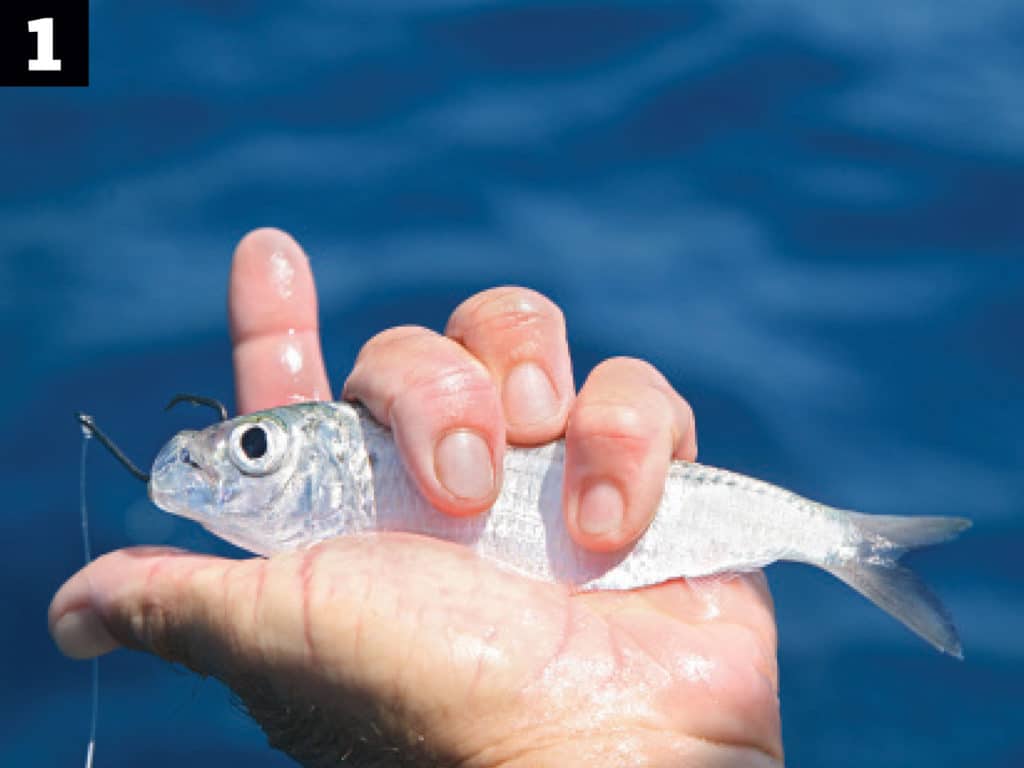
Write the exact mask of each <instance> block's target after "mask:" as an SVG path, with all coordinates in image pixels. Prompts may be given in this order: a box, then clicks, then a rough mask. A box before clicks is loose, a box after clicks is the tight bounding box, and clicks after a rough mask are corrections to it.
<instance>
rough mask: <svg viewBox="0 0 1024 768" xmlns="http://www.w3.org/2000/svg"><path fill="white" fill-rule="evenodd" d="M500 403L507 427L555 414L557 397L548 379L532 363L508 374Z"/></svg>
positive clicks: (547, 417) (517, 367)
mask: <svg viewBox="0 0 1024 768" xmlns="http://www.w3.org/2000/svg"><path fill="white" fill-rule="evenodd" d="M502 400H503V401H504V405H505V416H506V418H508V420H509V423H510V424H516V425H520V426H528V425H530V424H538V423H542V422H545V421H547V420H548V419H550V418H551V417H552V416H554V415H555V414H556V413H557V412H558V395H557V394H556V393H555V388H554V387H553V386H552V385H551V379H549V378H548V375H547V374H546V373H544V371H543V370H541V368H540V366H539V365H537V364H536V363H520V364H519V365H517V366H516V367H515V368H513V369H512V370H511V371H509V374H508V376H506V377H505V386H504V387H503V388H502Z"/></svg>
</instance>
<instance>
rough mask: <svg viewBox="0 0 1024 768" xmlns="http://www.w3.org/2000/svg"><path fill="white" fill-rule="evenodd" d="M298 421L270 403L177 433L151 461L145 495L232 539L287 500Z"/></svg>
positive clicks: (298, 452) (299, 437)
mask: <svg viewBox="0 0 1024 768" xmlns="http://www.w3.org/2000/svg"><path fill="white" fill-rule="evenodd" d="M299 421H300V420H297V419H295V418H291V414H290V413H289V411H288V409H286V408H277V409H272V410H269V411H261V412H258V413H252V414H247V415H245V416H240V417H238V418H235V419H230V420H228V421H223V422H220V423H218V424H215V425H213V426H211V427H208V428H206V429H204V430H201V431H192V430H186V431H183V432H179V433H178V434H176V435H175V436H174V437H173V438H171V440H170V441H168V443H167V444H166V445H165V446H164V447H163V448H162V449H161V450H160V452H159V453H158V454H157V457H156V459H155V461H154V462H153V469H152V472H151V473H150V481H149V497H150V499H152V501H153V503H154V504H156V505H157V506H158V507H160V508H161V509H163V510H164V511H166V512H170V513H171V514H174V515H178V516H180V517H185V518H188V519H190V520H194V521H196V522H198V523H201V524H202V525H203V526H204V527H206V528H208V529H209V530H210V531H212V532H213V533H215V534H217V535H219V536H221V537H222V538H225V539H228V540H229V541H233V542H235V543H239V542H238V539H239V538H242V539H245V538H246V537H247V535H248V534H251V533H256V534H258V532H259V530H260V528H261V526H263V525H264V521H263V518H264V517H266V516H268V515H269V516H273V515H274V514H275V513H276V512H277V511H278V510H279V509H280V508H281V507H282V506H286V505H287V503H288V499H287V488H288V486H289V484H290V481H291V479H292V478H293V476H294V474H295V470H296V466H297V465H298V464H299V462H300V460H301V458H302V454H303V445H304V442H305V437H306V436H305V433H304V431H303V430H302V429H301V428H300V427H301V425H300V423H299ZM241 545H242V546H245V547H246V548H247V549H252V550H253V551H261V550H262V549H265V547H259V546H253V542H249V543H242V544H241ZM261 553H262V552H261Z"/></svg>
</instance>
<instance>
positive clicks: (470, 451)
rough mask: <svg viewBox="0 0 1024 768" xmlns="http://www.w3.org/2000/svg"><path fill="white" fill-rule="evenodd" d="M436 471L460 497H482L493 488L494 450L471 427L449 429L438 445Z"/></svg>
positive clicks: (454, 493) (447, 486) (488, 493)
mask: <svg viewBox="0 0 1024 768" xmlns="http://www.w3.org/2000/svg"><path fill="white" fill-rule="evenodd" d="M434 471H435V472H436V473H437V479H438V480H439V481H440V482H441V485H443V486H444V487H445V488H447V489H448V491H449V493H451V494H452V495H453V496H456V497H458V498H460V499H481V498H483V497H484V496H488V495H490V493H491V490H492V489H493V488H494V465H493V464H492V463H491V451H490V449H489V448H488V447H487V443H486V442H485V441H484V439H483V438H482V437H480V435H478V434H476V433H475V432H470V431H468V430H459V431H458V432H450V433H449V434H447V435H445V437H444V438H443V439H442V440H441V442H440V443H438V444H437V448H436V449H435V451H434Z"/></svg>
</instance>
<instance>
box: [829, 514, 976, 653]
mask: <svg viewBox="0 0 1024 768" xmlns="http://www.w3.org/2000/svg"><path fill="white" fill-rule="evenodd" d="M848 514H849V515H850V518H851V519H852V521H853V523H854V524H855V525H856V526H857V528H858V530H859V531H860V533H861V535H862V537H863V541H862V544H861V547H862V551H861V553H860V554H859V555H858V556H857V557H854V558H850V559H848V560H846V561H844V562H841V563H836V564H829V565H827V566H826V570H828V571H829V572H830V573H832V575H833V576H835V577H836V578H838V579H840V580H841V581H843V582H845V583H846V584H848V585H849V586H851V587H853V588H854V589H855V590H857V591H858V592H860V593H861V594H862V595H864V596H865V597H866V598H868V599H869V600H870V601H871V602H873V603H874V604H875V605H877V606H878V607H880V608H882V609H883V610H885V611H886V612H888V613H889V614H890V615H891V616H893V617H894V618H896V619H898V620H899V621H901V622H903V624H905V625H906V626H907V627H908V628H910V629H911V630H913V631H914V632H916V633H917V634H918V635H920V636H921V637H922V638H924V639H925V640H927V641H928V642H929V643H931V644H932V645H933V646H935V647H936V648H938V649H939V650H940V651H942V652H944V653H948V654H949V655H951V656H955V657H956V658H958V659H962V658H963V647H962V646H961V644H960V637H959V636H958V635H957V631H956V627H955V626H953V617H952V616H951V615H950V613H949V611H948V610H947V609H946V607H945V606H944V605H943V604H942V602H941V601H940V600H939V598H938V597H937V596H936V595H935V593H934V592H932V591H931V589H929V588H928V586H927V585H926V584H925V583H924V582H923V581H922V580H921V579H920V578H919V577H918V576H917V575H916V574H915V573H914V572H913V571H911V570H910V569H909V568H905V567H903V566H901V565H899V563H898V560H899V559H900V557H902V556H903V554H904V553H905V552H907V551H908V550H911V549H916V548H918V547H927V546H931V545H932V544H939V543H941V542H944V541H949V540H950V539H953V538H956V537H957V536H958V535H959V534H960V533H962V532H963V531H964V530H966V529H967V528H969V527H970V525H971V521H970V520H967V519H965V518H962V517H904V516H896V515H864V514H860V513H858V512H851V513H848Z"/></svg>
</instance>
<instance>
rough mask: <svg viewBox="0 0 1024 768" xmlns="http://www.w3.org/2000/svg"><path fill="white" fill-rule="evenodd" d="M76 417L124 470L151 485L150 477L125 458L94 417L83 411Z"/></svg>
mask: <svg viewBox="0 0 1024 768" xmlns="http://www.w3.org/2000/svg"><path fill="white" fill-rule="evenodd" d="M75 417H76V418H77V419H78V423H79V424H81V425H82V427H83V428H84V429H87V430H89V432H90V433H91V434H92V436H93V437H95V438H96V439H97V440H99V441H100V442H101V443H102V444H103V447H104V448H106V449H107V450H108V451H110V452H111V453H112V454H113V455H114V458H115V459H117V460H118V461H119V462H121V464H123V465H124V468H125V469H127V470H128V471H129V472H131V473H132V475H134V476H135V479H136V480H141V481H142V482H144V483H147V484H148V483H149V475H147V474H146V473H145V472H143V471H142V470H141V469H139V468H138V467H136V466H135V465H134V464H133V463H132V460H131V459H129V458H128V457H127V456H125V455H124V452H123V451H122V450H121V449H120V448H118V447H117V446H116V445H114V442H113V441H112V440H111V439H110V438H109V437H107V436H106V435H105V434H103V432H102V430H100V428H99V427H97V426H96V420H95V419H94V418H93V417H92V416H90V415H89V414H87V413H82V412H81V411H76V412H75Z"/></svg>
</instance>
